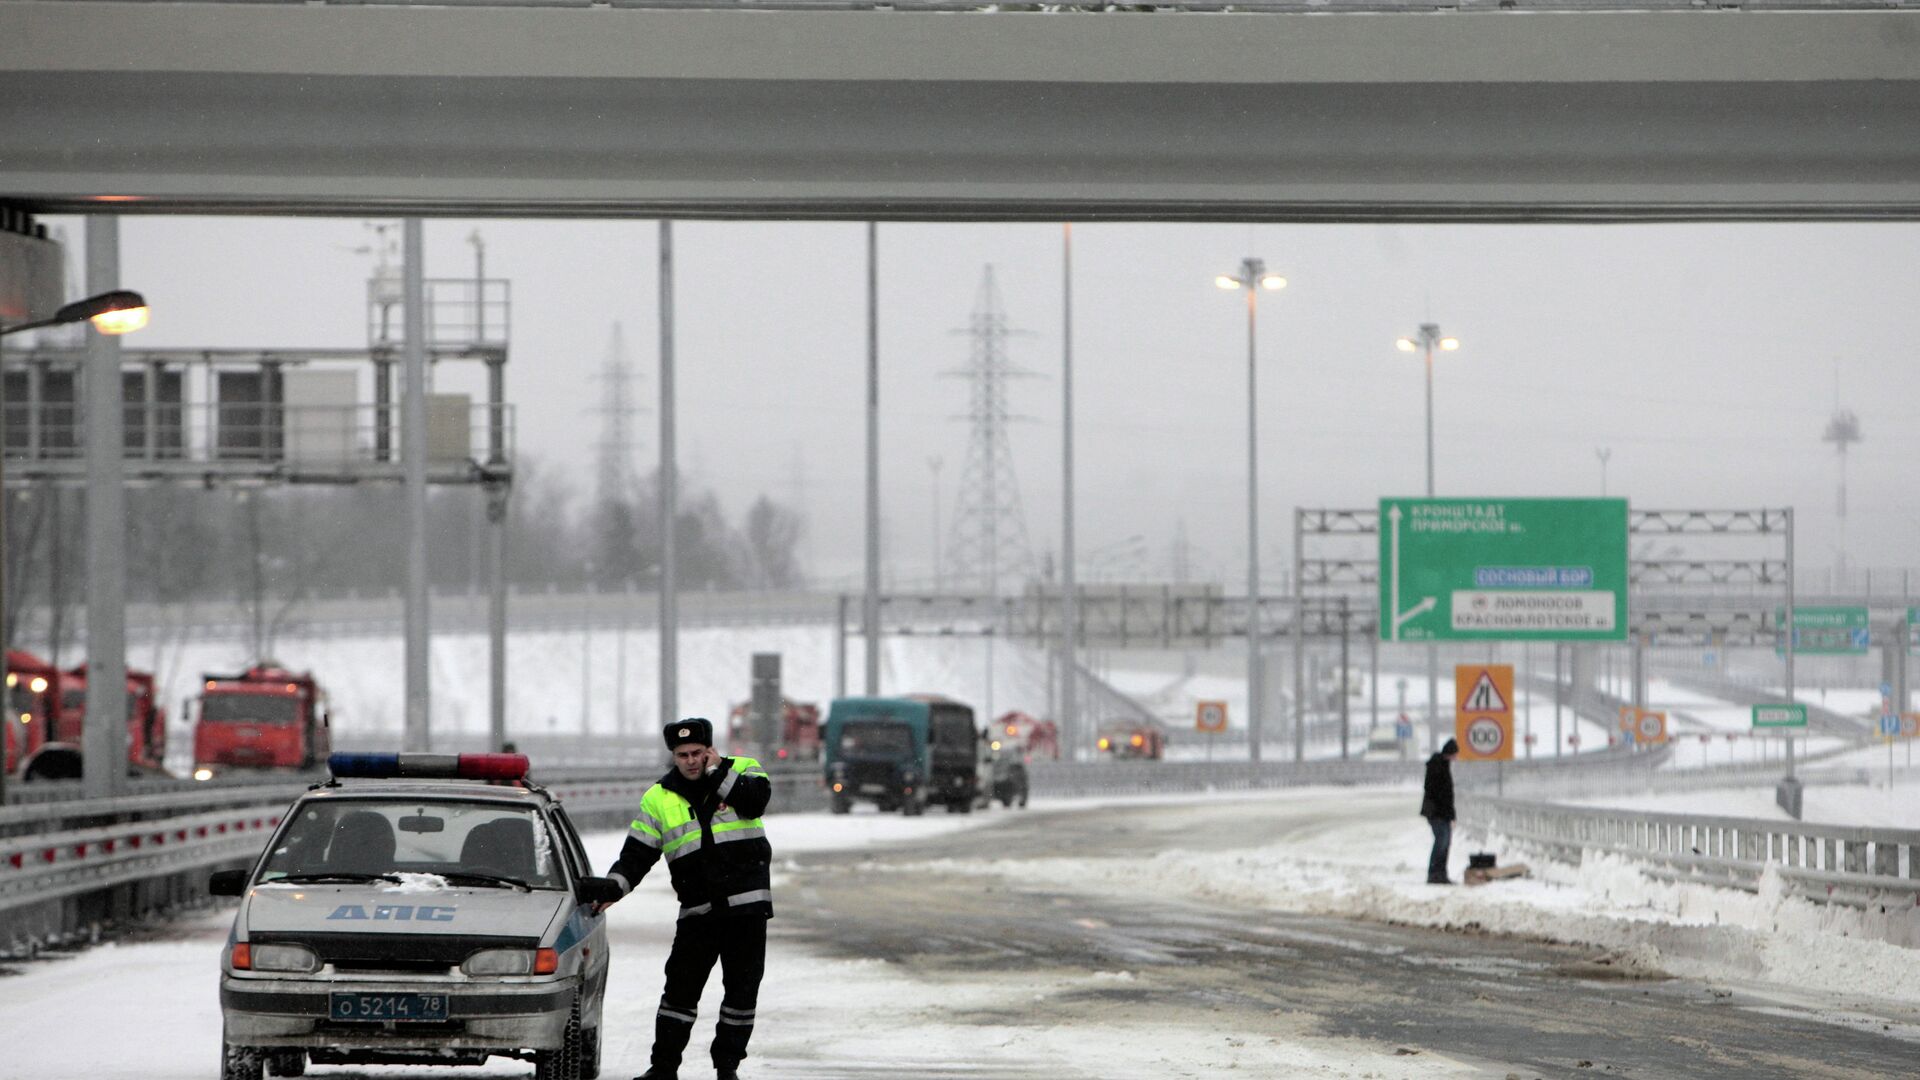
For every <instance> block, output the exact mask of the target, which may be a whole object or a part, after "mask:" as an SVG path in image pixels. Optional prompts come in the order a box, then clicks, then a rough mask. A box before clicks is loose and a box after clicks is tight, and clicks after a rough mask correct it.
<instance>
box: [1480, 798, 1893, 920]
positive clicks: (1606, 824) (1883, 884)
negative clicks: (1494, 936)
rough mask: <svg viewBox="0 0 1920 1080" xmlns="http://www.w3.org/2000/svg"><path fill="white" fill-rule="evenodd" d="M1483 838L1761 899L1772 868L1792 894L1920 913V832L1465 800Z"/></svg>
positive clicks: (1550, 854) (1494, 799) (1489, 800)
mask: <svg viewBox="0 0 1920 1080" xmlns="http://www.w3.org/2000/svg"><path fill="white" fill-rule="evenodd" d="M1461 821H1462V823H1463V824H1464V825H1466V826H1468V827H1471V828H1473V829H1475V830H1477V831H1480V832H1482V833H1483V834H1497V835H1499V836H1501V837H1504V838H1506V839H1508V840H1513V841H1518V842H1519V843H1521V844H1524V845H1527V846H1531V847H1534V848H1538V849H1539V850H1541V851H1542V852H1544V853H1545V854H1547V855H1548V856H1549V857H1553V858H1559V859H1564V860H1572V861H1576V862H1577V861H1578V860H1579V859H1580V858H1582V857H1584V855H1585V853H1587V852H1589V851H1594V852H1605V853H1608V854H1613V855H1620V856H1623V857H1626V858H1629V859H1632V860H1634V861H1636V862H1640V863H1644V864H1647V869H1648V872H1650V873H1652V874H1653V875H1654V876H1656V877H1660V878H1663V879H1665V880H1670V881H1680V882H1698V883H1700V884H1706V885H1719V886H1726V887H1731V888H1736V889H1744V890H1746V891H1748V892H1755V891H1758V889H1759V888H1760V882H1761V879H1762V877H1763V875H1764V874H1765V873H1766V872H1767V871H1768V869H1769V868H1771V869H1772V870H1773V872H1775V873H1777V874H1778V875H1779V876H1780V878H1781V879H1782V880H1783V881H1784V882H1785V883H1786V885H1787V887H1788V889H1789V890H1791V891H1792V892H1793V893H1794V894H1796V895H1799V896H1803V897H1806V898H1808V899H1812V900H1819V901H1825V902H1831V903H1844V904H1851V905H1854V906H1866V905H1868V904H1884V903H1890V902H1891V903H1898V904H1899V905H1901V906H1913V905H1915V904H1920V830H1916V829H1873V828H1859V827H1853V826H1841V825H1804V824H1800V823H1798V822H1790V821H1761V820H1756V819H1750V818H1731V817H1713V816H1708V815H1700V814H1662V813H1650V812H1646V811H1638V810H1610V809H1604V808H1595V807H1581V806H1562V805H1557V804H1552V803H1541V802H1524V801H1520V800H1514V799H1499V798H1485V797H1479V796H1475V797H1470V798H1467V799H1464V800H1462V814H1461Z"/></svg>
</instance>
